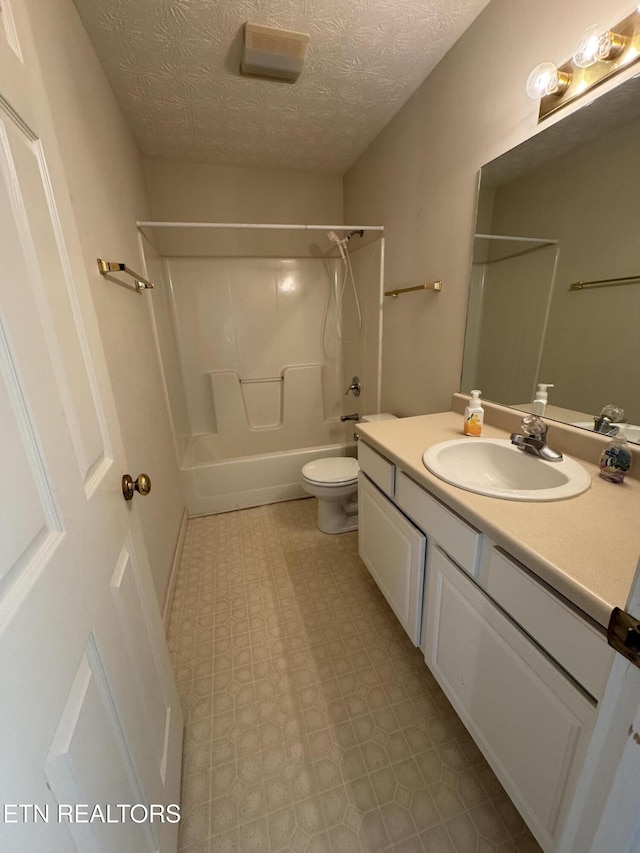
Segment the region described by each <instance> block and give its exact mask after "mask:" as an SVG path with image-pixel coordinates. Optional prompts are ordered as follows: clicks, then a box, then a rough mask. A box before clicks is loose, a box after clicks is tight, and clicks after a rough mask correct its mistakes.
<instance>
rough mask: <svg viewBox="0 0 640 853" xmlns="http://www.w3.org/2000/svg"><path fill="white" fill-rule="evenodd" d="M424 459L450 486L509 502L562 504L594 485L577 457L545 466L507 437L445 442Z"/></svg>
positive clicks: (545, 463)
mask: <svg viewBox="0 0 640 853" xmlns="http://www.w3.org/2000/svg"><path fill="white" fill-rule="evenodd" d="M422 461H423V462H424V464H425V466H426V467H427V468H428V469H429V471H431V473H432V474H435V475H436V476H437V477H440V479H441V480H444V481H445V482H446V483H451V485H453V486H458V487H459V488H461V489H466V490H467V491H469V492H476V493H477V494H479V495H489V496H490V497H493V498H504V499H506V500H510V501H561V500H565V499H566V498H572V497H575V496H576V495H580V494H582V492H586V491H587V489H588V488H589V486H590V485H591V477H590V475H589V473H588V472H587V471H586V469H585V468H583V467H582V465H580V464H579V463H578V462H575V461H574V460H573V459H567V458H566V457H565V458H564V459H563V460H562V462H545V461H544V460H543V459H539V458H538V457H536V456H534V455H533V454H531V453H525V452H524V451H522V450H518V448H517V447H515V446H514V445H513V444H511V442H510V441H509V440H508V439H500V438H462V439H455V440H454V441H442V442H440V444H434V446H433V447H430V448H429V449H428V450H425V452H424V455H423V457H422Z"/></svg>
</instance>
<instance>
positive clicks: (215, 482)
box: [180, 442, 357, 517]
mask: <svg viewBox="0 0 640 853" xmlns="http://www.w3.org/2000/svg"><path fill="white" fill-rule="evenodd" d="M356 455H357V454H356V445H355V443H354V442H346V443H341V444H326V445H323V446H322V447H303V448H299V449H297V450H287V451H278V452H277V453H264V454H261V455H259V456H243V457H240V458H238V459H224V460H220V461H216V462H202V463H200V464H193V462H192V456H193V454H190V453H187V457H186V464H185V465H183V467H182V470H181V475H180V476H181V478H182V487H183V490H184V496H185V500H186V503H187V510H188V511H189V515H190V516H191V517H193V516H198V515H214V514H216V513H219V512H229V511H230V510H232V509H244V508H246V507H250V506H262V505H263V504H269V503H276V502H278V501H288V500H293V499H295V498H303V497H308V495H307V493H306V492H305V491H304V490H303V488H302V486H301V485H300V470H301V468H302V466H303V465H305V464H306V463H307V462H311V461H312V460H313V459H322V458H324V457H326V456H356Z"/></svg>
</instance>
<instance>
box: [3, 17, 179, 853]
mask: <svg viewBox="0 0 640 853" xmlns="http://www.w3.org/2000/svg"><path fill="white" fill-rule="evenodd" d="M96 203H97V204H99V203H100V200H99V198H97V199H96ZM132 227H133V223H132ZM98 253H99V247H96V255H97V254H98ZM0 258H1V264H0V471H1V474H2V480H1V486H0V676H1V680H0V756H1V758H0V804H1V805H0V809H1V810H2V812H1V813H0V849H1V850H3V851H5V850H6V851H12V853H13V851H23V850H24V851H36V850H37V851H39V853H50V851H51V853H53V851H65V853H68V852H69V851H76V850H77V851H79V852H80V853H83V851H104V853H107V851H109V852H110V851H114V850H123V851H124V850H127V851H132V853H133V851H135V853H138V851H140V853H146V851H149V853H152V851H163V853H164V851H167V852H168V851H172V850H175V849H176V846H177V823H176V822H175V814H173V813H167V812H166V811H163V807H166V806H167V805H168V804H172V803H176V802H177V801H178V796H179V782H180V770H179V768H180V754H181V738H182V719H181V712H180V708H179V703H178V698H177V693H176V689H175V684H174V681H173V676H172V674H171V669H170V663H169V658H168V652H167V649H166V644H165V641H164V637H163V632H162V625H161V620H160V614H159V612H158V608H157V604H156V598H155V594H154V591H153V586H152V582H151V577H150V572H149V566H148V562H147V557H146V553H145V550H144V546H143V543H142V538H141V535H140V529H139V523H138V519H137V513H136V509H135V505H134V506H132V505H131V504H126V503H125V502H124V500H123V496H122V491H121V477H122V474H123V473H124V472H125V471H126V465H125V459H124V453H123V448H122V440H121V436H120V433H119V430H118V423H117V419H116V416H115V409H114V405H113V399H112V395H111V391H110V387H109V382H108V378H107V372H106V365H105V362H104V357H103V352H102V348H101V344H100V338H99V334H98V331H97V325H96V319H95V316H94V313H93V306H92V302H91V295H90V293H89V287H88V281H87V279H86V272H85V269H84V264H83V260H82V255H81V252H80V249H79V245H78V238H77V234H76V231H75V227H74V224H73V217H72V211H71V207H70V202H69V198H68V191H67V189H66V186H65V183H64V177H63V173H62V169H61V165H60V162H59V158H58V153H57V149H56V144H55V138H54V134H53V128H52V123H51V117H50V115H49V112H48V106H47V102H46V98H45V95H44V90H43V87H42V85H41V79H40V72H39V68H38V64H37V58H36V56H35V53H34V49H33V45H32V42H31V37H30V32H29V26H28V21H27V19H26V11H25V8H24V4H23V0H2V6H1V11H0ZM105 286H109V285H106V284H105ZM131 298H132V299H136V298H144V297H141V296H139V295H138V294H136V293H135V292H134V291H132V293H131ZM123 345H126V339H125V338H124V337H123ZM131 473H132V474H133V475H134V476H135V475H136V474H137V473H138V472H131ZM149 473H150V474H153V472H152V471H151V472H149ZM139 499H140V498H138V500H139ZM130 806H137V809H136V810H135V811H134V812H131V810H130V809H129V810H127V808H126V807H130ZM152 806H153V807H154V808H153V809H152V808H151V807H152ZM96 807H98V811H97V812H95V811H94V809H95V808H96ZM122 807H125V808H122ZM89 817H93V819H92V820H89ZM59 818H61V819H59ZM123 818H126V820H125V822H124V823H123V822H122V820H123ZM162 818H164V820H163V819H162ZM167 818H169V819H167Z"/></svg>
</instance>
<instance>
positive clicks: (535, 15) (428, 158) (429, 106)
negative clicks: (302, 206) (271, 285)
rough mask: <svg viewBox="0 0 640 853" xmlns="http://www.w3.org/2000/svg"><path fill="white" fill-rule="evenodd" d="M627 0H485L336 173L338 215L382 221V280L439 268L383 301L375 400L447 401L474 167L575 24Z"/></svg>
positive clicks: (499, 145) (419, 405)
mask: <svg viewBox="0 0 640 853" xmlns="http://www.w3.org/2000/svg"><path fill="white" fill-rule="evenodd" d="M632 7H633V4H632V3H630V2H629V0H625V2H622V0H567V2H565V3H557V2H556V0H538V2H536V3H535V4H534V3H529V4H523V3H514V2H513V0H492V2H491V3H490V4H489V6H488V7H487V8H486V9H485V11H484V12H483V13H482V14H481V15H480V16H479V18H478V19H477V20H476V21H475V22H474V23H473V24H472V26H471V27H470V29H469V30H468V31H467V32H466V33H465V34H464V35H463V36H462V38H461V39H460V40H459V41H458V43H457V44H456V45H455V46H454V48H453V49H452V50H451V51H450V52H449V53H448V54H447V56H446V57H445V58H444V59H443V61H442V62H441V63H440V64H439V65H438V67H437V68H436V69H435V70H434V71H433V73H432V74H431V75H430V76H429V77H428V78H427V80H426V81H425V82H424V83H423V85H422V86H421V87H420V89H418V91H417V92H416V93H415V94H414V95H413V97H412V98H411V99H410V100H409V101H408V102H407V104H406V105H405V106H404V107H403V108H402V110H400V112H399V113H398V114H397V115H396V116H395V118H394V119H393V120H392V121H391V122H390V123H389V124H388V125H387V126H386V127H385V128H384V130H383V131H382V132H381V133H380V134H379V136H378V137H377V138H376V139H375V141H374V142H373V143H372V144H371V145H370V146H369V148H368V149H367V151H366V152H365V153H364V154H363V155H362V157H360V159H359V160H358V161H357V162H356V164H355V165H354V166H353V167H352V168H351V169H350V170H349V172H348V173H347V175H346V176H345V220H346V221H347V222H354V221H363V222H366V223H371V224H382V225H384V226H385V236H386V237H387V241H386V259H387V260H386V270H385V286H386V288H387V289H389V288H390V287H402V286H408V285H412V284H418V283H420V282H423V281H427V280H432V279H434V278H441V279H442V280H443V282H444V287H443V290H442V292H441V293H439V294H436V293H416V294H409V295H406V296H402V297H400V298H399V299H396V300H390V299H387V303H386V305H385V312H384V344H383V399H382V408H383V409H385V410H389V411H393V412H396V413H397V414H404V415H410V414H417V413H420V412H433V411H438V410H443V409H448V408H449V406H450V402H451V393H452V392H453V391H455V390H457V389H458V388H459V384H460V368H461V362H462V346H463V338H464V327H465V314H466V302H467V292H468V282H469V268H470V260H471V242H472V231H473V222H474V204H475V191H476V183H477V172H478V169H479V168H480V166H482V164H483V163H486V162H488V161H489V160H492V159H493V158H494V157H497V156H498V155H499V154H502V153H503V152H504V151H506V150H508V149H509V148H511V147H513V146H514V145H516V144H518V143H519V142H521V141H523V140H524V139H526V138H528V137H529V136H531V135H532V134H533V133H535V131H536V127H537V125H536V117H537V105H536V104H535V103H534V102H533V101H531V100H529V99H528V98H527V96H526V94H525V91H524V86H525V82H526V79H527V76H528V74H529V72H530V70H531V68H533V66H535V65H536V64H537V63H538V62H541V61H543V60H547V59H550V60H552V61H555V62H557V63H562V62H564V61H565V60H566V59H568V58H569V57H570V56H571V53H572V52H573V47H574V44H575V42H576V40H577V38H578V37H579V35H580V33H581V32H582V30H583V29H584V28H585V27H586V26H588V25H590V24H592V23H594V22H597V21H600V23H602V24H605V23H614V22H616V21H617V20H619V19H621V18H622V17H624V16H625V15H627V14H629V13H630V12H631V11H632Z"/></svg>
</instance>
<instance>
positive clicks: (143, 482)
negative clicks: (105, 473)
mask: <svg viewBox="0 0 640 853" xmlns="http://www.w3.org/2000/svg"><path fill="white" fill-rule="evenodd" d="M150 491H151V478H150V477H149V475H148V474H139V475H138V478H137V479H136V480H134V479H133V478H132V477H131V474H125V475H124V476H123V478H122V494H123V495H124V499H125V501H132V500H133V496H134V494H135V493H136V492H138V493H139V494H141V495H148V494H149V492H150Z"/></svg>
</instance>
